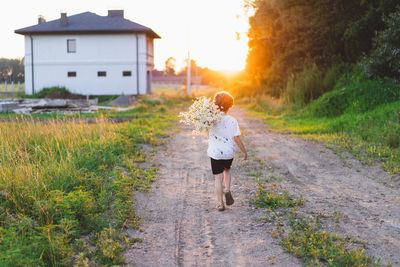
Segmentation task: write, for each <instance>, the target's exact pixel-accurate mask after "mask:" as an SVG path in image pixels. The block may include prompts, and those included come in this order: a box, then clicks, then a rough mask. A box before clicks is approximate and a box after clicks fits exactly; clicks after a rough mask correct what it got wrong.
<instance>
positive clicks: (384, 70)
mask: <svg viewBox="0 0 400 267" xmlns="http://www.w3.org/2000/svg"><path fill="white" fill-rule="evenodd" d="M383 21H384V23H385V25H386V29H385V30H383V31H381V32H379V33H378V35H377V36H376V38H375V40H374V46H375V47H374V50H372V52H371V54H370V56H369V57H367V58H364V65H365V68H366V72H367V73H368V75H369V76H371V77H390V78H392V79H396V80H397V81H400V72H399V69H400V8H399V9H398V10H397V11H396V12H393V13H392V14H391V15H389V17H387V18H384V19H383Z"/></svg>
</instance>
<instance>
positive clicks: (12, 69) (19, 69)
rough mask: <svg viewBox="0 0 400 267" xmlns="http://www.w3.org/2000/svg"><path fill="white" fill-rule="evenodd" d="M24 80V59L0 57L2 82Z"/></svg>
mask: <svg viewBox="0 0 400 267" xmlns="http://www.w3.org/2000/svg"><path fill="white" fill-rule="evenodd" d="M4 81H7V82H11V81H13V82H24V64H23V60H22V59H8V58H0V82H4Z"/></svg>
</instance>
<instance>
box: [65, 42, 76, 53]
mask: <svg viewBox="0 0 400 267" xmlns="http://www.w3.org/2000/svg"><path fill="white" fill-rule="evenodd" d="M67 52H68V53H76V39H68V40H67Z"/></svg>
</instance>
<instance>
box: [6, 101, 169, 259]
mask: <svg viewBox="0 0 400 267" xmlns="http://www.w3.org/2000/svg"><path fill="white" fill-rule="evenodd" d="M168 101H170V102H168ZM173 106H174V101H173V100H168V99H167V100H165V104H161V102H157V101H151V100H150V99H147V100H146V101H144V102H143V103H142V104H140V105H138V106H137V108H136V109H134V110H131V111H128V112H125V113H123V114H117V113H112V114H105V115H106V116H103V115H104V114H92V115H90V116H93V117H95V118H96V119H97V121H96V123H92V124H86V123H83V122H82V121H81V122H71V120H70V117H55V116H49V117H48V118H46V119H45V120H37V119H35V118H30V117H28V118H27V117H26V116H17V117H16V118H15V120H16V121H11V122H2V123H0V132H1V133H2V138H1V139H0V169H1V170H2V172H1V173H0V262H1V263H2V266H23V265H29V266H71V265H73V264H82V265H85V263H87V264H89V265H95V264H102V265H113V264H120V263H123V261H124V259H123V258H122V256H121V253H122V251H123V249H124V248H126V247H128V246H129V245H130V244H131V243H132V242H131V241H130V238H128V237H126V236H124V235H123V234H122V229H124V228H125V227H138V225H139V223H140V221H139V220H138V218H137V217H136V216H135V210H134V203H133V201H134V199H133V190H134V189H136V190H148V189H149V188H150V187H151V184H152V182H153V181H154V180H155V177H156V173H157V171H156V169H154V168H151V166H148V167H144V166H142V164H143V162H145V161H146V160H147V156H146V154H145V153H144V152H143V151H142V150H141V148H140V147H141V146H140V144H143V143H145V144H150V145H153V146H157V145H160V144H162V143H163V137H165V136H166V134H167V132H166V131H167V129H168V127H169V126H170V125H171V123H172V122H174V121H175V117H176V116H175V115H174V111H173ZM13 116H14V117H15V115H13ZM107 116H125V117H132V118H133V120H132V121H131V122H124V123H112V122H110V121H108V120H105V118H107Z"/></svg>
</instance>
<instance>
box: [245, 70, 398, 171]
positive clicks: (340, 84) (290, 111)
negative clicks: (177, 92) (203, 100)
mask: <svg viewBox="0 0 400 267" xmlns="http://www.w3.org/2000/svg"><path fill="white" fill-rule="evenodd" d="M335 72H336V71H335ZM338 73H341V71H340V72H338ZM311 74H312V72H310V73H308V72H307V73H305V74H304V75H305V76H304V77H303V78H304V79H305V80H306V81H307V82H300V83H299V84H297V83H293V84H292V85H291V87H290V90H291V91H290V92H292V93H293V92H297V91H296V90H299V91H306V90H308V89H307V87H309V86H311V87H312V88H316V87H318V86H315V85H316V84H319V83H321V79H320V77H314V76H313V75H311ZM327 75H328V74H327ZM328 76H329V75H328ZM332 77H333V78H334V77H337V74H335V75H333V76H332ZM300 78H301V77H300ZM303 78H302V79H303ZM313 79H316V80H315V81H314V80H313ZM300 80H301V79H300ZM328 80H330V81H329V82H327V84H330V86H327V88H328V87H331V86H333V85H334V90H332V91H329V92H327V93H325V94H323V95H322V96H321V97H319V98H318V99H316V100H313V101H311V102H310V103H309V104H307V105H306V102H304V101H303V100H299V101H297V100H296V99H297V98H296V97H290V96H287V95H284V96H283V97H282V98H281V99H273V98H271V97H268V96H263V95H258V96H256V97H251V98H248V99H245V98H242V99H241V103H242V105H244V106H245V107H247V108H249V109H251V110H253V111H254V112H255V113H256V114H258V115H259V116H260V117H261V118H263V119H264V120H265V122H266V123H268V124H269V125H271V127H272V129H273V130H275V131H277V132H280V133H285V134H294V135H297V136H300V137H303V138H307V139H313V140H317V141H321V142H324V143H327V144H328V145H329V146H330V147H332V148H334V149H335V150H337V151H348V152H350V153H352V154H353V155H354V156H355V157H356V158H358V159H360V160H361V161H362V162H364V163H367V164H375V163H378V164H381V165H382V166H383V167H384V169H385V170H386V171H388V172H389V173H391V174H396V175H398V174H400V86H399V84H398V83H396V82H394V81H391V80H389V79H383V78H375V79H370V78H368V77H367V76H366V74H365V73H364V72H363V70H362V69H360V68H359V67H355V68H354V69H353V70H352V71H347V72H345V73H344V74H343V75H342V76H341V77H340V78H339V79H337V80H336V82H335V83H334V82H333V81H335V79H331V78H329V79H328ZM296 86H297V87H298V88H297V87H296ZM296 88H297V89H296ZM310 90H311V89H310ZM290 92H287V93H286V94H289V93H290ZM311 99H312V98H310V100H311Z"/></svg>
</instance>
